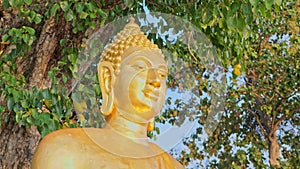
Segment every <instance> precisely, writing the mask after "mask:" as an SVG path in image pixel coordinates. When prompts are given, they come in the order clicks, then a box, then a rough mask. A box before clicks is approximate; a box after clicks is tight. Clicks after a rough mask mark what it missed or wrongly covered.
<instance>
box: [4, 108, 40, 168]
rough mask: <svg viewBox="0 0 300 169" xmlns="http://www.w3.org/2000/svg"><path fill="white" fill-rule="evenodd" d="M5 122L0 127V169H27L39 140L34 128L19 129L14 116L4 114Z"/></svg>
mask: <svg viewBox="0 0 300 169" xmlns="http://www.w3.org/2000/svg"><path fill="white" fill-rule="evenodd" d="M2 116H7V117H8V119H7V122H6V123H5V122H4V123H3V124H2V125H1V127H0V140H1V141H0V142H1V147H0V169H29V168H30V166H31V159H32V156H33V154H34V152H35V149H36V147H37V144H38V142H39V140H40V138H41V136H40V134H39V132H38V131H37V130H36V128H35V127H31V128H30V129H28V130H26V129H25V127H19V125H18V124H17V123H16V122H15V120H14V118H15V117H14V114H12V113H8V112H5V113H3V114H2Z"/></svg>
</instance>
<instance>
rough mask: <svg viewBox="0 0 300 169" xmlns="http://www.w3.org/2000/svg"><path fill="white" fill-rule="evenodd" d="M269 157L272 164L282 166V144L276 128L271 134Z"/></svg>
mask: <svg viewBox="0 0 300 169" xmlns="http://www.w3.org/2000/svg"><path fill="white" fill-rule="evenodd" d="M269 158H270V165H271V166H273V167H275V166H277V167H280V162H279V161H278V159H279V158H280V146H279V144H278V141H277V138H276V130H275V132H272V133H271V134H270V136H269Z"/></svg>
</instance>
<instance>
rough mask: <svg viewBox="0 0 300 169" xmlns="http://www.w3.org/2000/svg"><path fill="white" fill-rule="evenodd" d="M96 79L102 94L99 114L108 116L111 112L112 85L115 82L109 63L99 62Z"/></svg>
mask: <svg viewBox="0 0 300 169" xmlns="http://www.w3.org/2000/svg"><path fill="white" fill-rule="evenodd" d="M98 79H99V84H100V89H101V94H102V107H101V112H102V114H103V115H105V116H108V115H110V113H111V112H112V110H113V102H114V91H113V84H114V81H115V74H114V68H113V65H112V64H111V63H110V62H106V61H103V62H99V64H98Z"/></svg>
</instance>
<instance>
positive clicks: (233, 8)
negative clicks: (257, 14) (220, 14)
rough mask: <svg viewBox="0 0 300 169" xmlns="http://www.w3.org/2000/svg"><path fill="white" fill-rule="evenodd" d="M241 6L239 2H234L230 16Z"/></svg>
mask: <svg viewBox="0 0 300 169" xmlns="http://www.w3.org/2000/svg"><path fill="white" fill-rule="evenodd" d="M239 8H240V4H239V3H237V2H234V3H233V4H231V6H230V12H229V16H232V15H233V14H235V13H236V11H237V10H238V9H239Z"/></svg>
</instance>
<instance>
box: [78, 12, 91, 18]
mask: <svg viewBox="0 0 300 169" xmlns="http://www.w3.org/2000/svg"><path fill="white" fill-rule="evenodd" d="M88 15H89V14H88V13H86V12H81V13H80V14H79V18H80V19H86V17H87V16H88Z"/></svg>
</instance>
